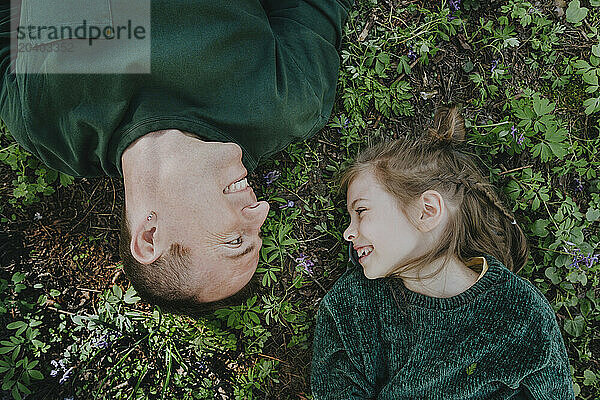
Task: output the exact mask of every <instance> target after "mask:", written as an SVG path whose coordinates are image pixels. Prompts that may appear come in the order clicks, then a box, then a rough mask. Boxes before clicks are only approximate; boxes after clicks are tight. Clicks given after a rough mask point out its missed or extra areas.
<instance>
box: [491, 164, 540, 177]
mask: <svg viewBox="0 0 600 400" xmlns="http://www.w3.org/2000/svg"><path fill="white" fill-rule="evenodd" d="M531 167H533V164H532V165H526V166H524V167H519V168H513V169H509V170H508V171H504V172H500V173H499V174H498V175H505V174H510V173H511V172H516V171H520V170H522V169H525V168H531Z"/></svg>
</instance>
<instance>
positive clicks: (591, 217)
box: [585, 207, 600, 222]
mask: <svg viewBox="0 0 600 400" xmlns="http://www.w3.org/2000/svg"><path fill="white" fill-rule="evenodd" d="M585 218H586V219H587V220H588V221H589V222H594V221H598V220H600V210H598V209H597V208H591V207H590V208H589V209H588V210H587V212H586V213H585Z"/></svg>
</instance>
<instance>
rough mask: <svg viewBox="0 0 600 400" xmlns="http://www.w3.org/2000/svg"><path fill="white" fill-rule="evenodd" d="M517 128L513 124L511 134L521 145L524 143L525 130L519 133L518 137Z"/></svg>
mask: <svg viewBox="0 0 600 400" xmlns="http://www.w3.org/2000/svg"><path fill="white" fill-rule="evenodd" d="M516 133H517V129H516V128H515V126H514V125H513V126H512V127H511V128H510V134H511V135H512V137H513V139H514V140H515V141H516V142H517V144H518V145H519V146H520V145H521V144H523V139H524V137H523V132H521V134H520V135H519V137H518V138H517V135H516Z"/></svg>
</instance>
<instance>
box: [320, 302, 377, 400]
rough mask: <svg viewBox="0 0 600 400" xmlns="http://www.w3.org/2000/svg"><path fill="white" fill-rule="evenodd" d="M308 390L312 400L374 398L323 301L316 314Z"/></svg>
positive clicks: (371, 389)
mask: <svg viewBox="0 0 600 400" xmlns="http://www.w3.org/2000/svg"><path fill="white" fill-rule="evenodd" d="M311 390H312V393H313V396H314V399H315V400H338V399H339V400H358V399H360V400H367V399H374V398H375V397H376V394H375V389H374V388H373V386H372V385H371V384H369V382H367V380H366V378H365V375H364V374H363V373H362V372H361V370H360V369H359V368H358V363H356V362H354V361H353V360H352V359H351V356H350V355H349V353H348V351H347V345H346V344H345V343H344V341H343V340H342V338H341V337H340V333H339V330H338V327H337V324H336V322H335V319H334V317H333V314H332V312H331V310H330V308H329V307H328V305H327V304H326V303H325V301H322V302H321V305H320V306H319V311H318V313H317V323H316V327H315V337H314V341H313V358H312V371H311Z"/></svg>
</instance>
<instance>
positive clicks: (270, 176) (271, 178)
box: [264, 171, 281, 185]
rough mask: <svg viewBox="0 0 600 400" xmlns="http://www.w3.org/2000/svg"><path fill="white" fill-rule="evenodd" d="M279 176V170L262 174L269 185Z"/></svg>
mask: <svg viewBox="0 0 600 400" xmlns="http://www.w3.org/2000/svg"><path fill="white" fill-rule="evenodd" d="M280 176H281V172H279V171H271V172H267V173H266V174H265V176H264V178H265V181H266V182H267V185H270V184H271V183H273V182H275V181H276V180H277V178H279V177H280Z"/></svg>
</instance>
